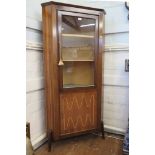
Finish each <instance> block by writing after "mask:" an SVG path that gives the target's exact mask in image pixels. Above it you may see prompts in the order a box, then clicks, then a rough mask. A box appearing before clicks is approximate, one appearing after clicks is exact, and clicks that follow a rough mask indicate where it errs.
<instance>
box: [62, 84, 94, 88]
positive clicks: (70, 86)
mask: <svg viewBox="0 0 155 155" xmlns="http://www.w3.org/2000/svg"><path fill="white" fill-rule="evenodd" d="M93 86H94V85H91V84H90V85H76V84H70V85H69V84H66V85H65V84H64V85H63V88H78V87H82V88H84V87H93Z"/></svg>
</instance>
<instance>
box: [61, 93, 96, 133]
mask: <svg viewBox="0 0 155 155" xmlns="http://www.w3.org/2000/svg"><path fill="white" fill-rule="evenodd" d="M96 102H97V94H96V91H88V92H72V93H71V92H70V93H62V94H61V95H60V119H61V121H60V134H61V135H67V134H74V133H78V132H83V131H87V130H88V131H89V130H93V129H96V128H97V103H96Z"/></svg>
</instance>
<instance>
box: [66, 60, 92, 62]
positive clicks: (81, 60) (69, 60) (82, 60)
mask: <svg viewBox="0 0 155 155" xmlns="http://www.w3.org/2000/svg"><path fill="white" fill-rule="evenodd" d="M63 61H64V62H67V61H69V62H72V61H75V62H78V61H79V62H81V61H86V62H93V61H94V60H63Z"/></svg>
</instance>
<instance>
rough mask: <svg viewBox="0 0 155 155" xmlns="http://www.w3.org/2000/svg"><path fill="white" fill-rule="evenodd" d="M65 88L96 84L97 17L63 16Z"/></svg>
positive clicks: (62, 37)
mask: <svg viewBox="0 0 155 155" xmlns="http://www.w3.org/2000/svg"><path fill="white" fill-rule="evenodd" d="M61 29H62V30H61V32H62V33H61V56H62V60H63V62H64V66H63V88H69V87H71V88H74V87H89V86H93V85H94V43H95V19H90V18H83V17H75V16H66V15H63V16H62V27H61Z"/></svg>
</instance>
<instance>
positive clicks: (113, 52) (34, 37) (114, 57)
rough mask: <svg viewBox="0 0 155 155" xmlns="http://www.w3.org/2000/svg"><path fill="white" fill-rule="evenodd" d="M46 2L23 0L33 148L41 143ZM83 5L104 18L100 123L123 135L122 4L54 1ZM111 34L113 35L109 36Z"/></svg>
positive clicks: (124, 20) (124, 44)
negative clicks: (44, 3) (43, 13)
mask: <svg viewBox="0 0 155 155" xmlns="http://www.w3.org/2000/svg"><path fill="white" fill-rule="evenodd" d="M46 1H48V0H33V1H32V0H27V1H26V3H27V6H26V9H27V13H26V15H27V18H26V20H27V21H26V35H27V38H26V41H27V43H26V49H27V53H26V55H27V59H26V61H27V62H26V74H27V80H26V86H27V90H26V91H27V92H26V93H27V102H26V104H27V105H26V119H27V121H28V122H30V124H31V140H32V145H33V146H34V148H36V147H37V146H38V145H40V143H42V142H43V140H45V137H46V129H45V113H44V85H43V77H44V76H43V50H42V28H41V27H42V26H41V24H42V22H41V21H42V9H41V5H40V4H41V3H43V2H46ZM57 1H59V2H66V3H72V4H78V5H83V6H90V7H97V8H103V9H105V11H106V13H107V14H106V16H105V33H106V35H105V46H106V51H105V53H104V54H105V55H104V63H103V70H104V77H103V78H104V81H103V90H104V94H103V95H104V100H103V107H104V110H103V120H104V123H105V129H106V130H108V131H113V132H117V133H124V132H125V130H126V128H127V124H128V114H129V112H128V106H129V79H128V78H129V73H128V72H125V71H124V67H125V63H124V62H125V59H127V58H128V57H129V51H128V37H129V36H128V31H129V22H128V19H127V15H128V11H127V9H126V8H125V6H124V2H108V1H105V2H103V1H99V0H98V1H94V0H89V1H88V0H83V1H81V0H79V1H73V0H57ZM111 33H113V34H111Z"/></svg>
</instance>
